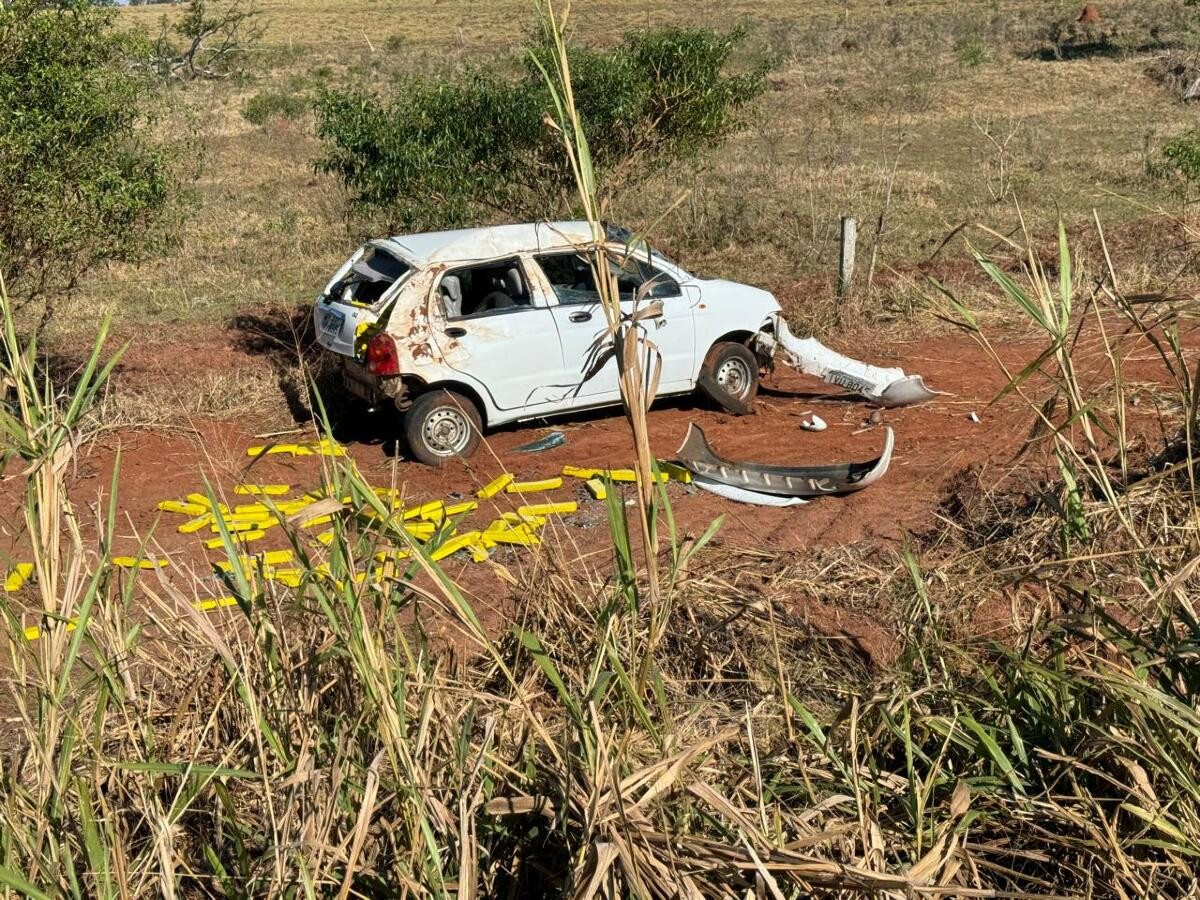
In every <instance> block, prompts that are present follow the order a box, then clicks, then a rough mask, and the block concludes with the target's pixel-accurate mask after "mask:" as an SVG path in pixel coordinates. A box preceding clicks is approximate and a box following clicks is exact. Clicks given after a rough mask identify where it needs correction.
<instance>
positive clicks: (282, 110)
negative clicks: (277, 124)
mask: <svg viewBox="0 0 1200 900" xmlns="http://www.w3.org/2000/svg"><path fill="white" fill-rule="evenodd" d="M308 106H309V103H308V101H307V100H306V99H304V98H303V97H297V96H296V95H295V94H282V93H277V92H275V91H263V92H261V93H258V94H255V95H254V96H253V97H251V98H250V99H249V100H247V101H246V103H245V105H244V106H242V117H243V118H244V119H245V120H246V121H248V122H251V123H253V124H255V125H264V124H266V123H267V122H268V121H270V120H271V119H298V118H300V117H301V116H302V115H304V111H305V110H306V109H308Z"/></svg>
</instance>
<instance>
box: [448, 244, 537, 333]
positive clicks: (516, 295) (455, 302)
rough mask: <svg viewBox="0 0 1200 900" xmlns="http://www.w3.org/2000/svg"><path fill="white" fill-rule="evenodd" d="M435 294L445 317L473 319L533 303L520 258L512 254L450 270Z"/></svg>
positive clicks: (512, 310) (525, 307)
mask: <svg viewBox="0 0 1200 900" xmlns="http://www.w3.org/2000/svg"><path fill="white" fill-rule="evenodd" d="M438 295H439V297H440V299H441V303H442V312H443V313H445V315H446V318H447V319H474V318H477V317H479V316H487V315H494V314H499V313H508V312H517V311H519V310H522V309H529V308H531V307H532V305H533V304H532V300H531V298H530V295H529V286H528V284H527V283H526V281H525V273H524V272H523V271H522V269H521V261H520V260H519V259H517V258H516V257H515V256H514V257H513V258H512V259H504V260H500V261H499V262H489V263H485V264H483V265H476V266H460V267H459V268H457V269H449V270H448V271H447V272H446V274H445V275H443V276H442V279H441V281H439V282H438Z"/></svg>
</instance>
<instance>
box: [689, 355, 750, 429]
mask: <svg viewBox="0 0 1200 900" xmlns="http://www.w3.org/2000/svg"><path fill="white" fill-rule="evenodd" d="M699 390H700V393H701V394H703V395H704V396H705V397H707V398H708V399H709V400H711V401H712V402H713V403H715V404H717V405H718V406H720V407H721V408H722V409H724V410H726V411H727V412H731V413H735V414H737V415H746V414H747V413H749V412H751V411H752V409H753V406H754V398H755V397H757V396H758V358H757V357H756V356H755V355H754V354H753V353H751V352H750V349H749V348H748V347H746V346H745V345H744V344H735V343H734V342H732V341H723V342H721V343H718V344H713V345H712V347H711V349H709V351H708V355H707V356H706V357H704V365H702V366H701V367H700V379H699Z"/></svg>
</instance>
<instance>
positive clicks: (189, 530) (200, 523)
mask: <svg viewBox="0 0 1200 900" xmlns="http://www.w3.org/2000/svg"><path fill="white" fill-rule="evenodd" d="M212 520H213V517H212V513H205V514H204V515H202V516H197V517H196V518H194V519H191V520H189V521H187V522H184V523H183V524H182V525H180V526H179V527H178V528H176V529H175V530H176V531H178V532H179V533H180V534H195V533H196V532H197V531H199V530H200V529H201V528H203V527H204V526H205V525H211V524H212Z"/></svg>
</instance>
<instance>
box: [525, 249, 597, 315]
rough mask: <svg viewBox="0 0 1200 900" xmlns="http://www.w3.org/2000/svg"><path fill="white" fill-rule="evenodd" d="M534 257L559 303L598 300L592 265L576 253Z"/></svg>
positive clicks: (567, 303)
mask: <svg viewBox="0 0 1200 900" xmlns="http://www.w3.org/2000/svg"><path fill="white" fill-rule="evenodd" d="M534 258H535V259H536V260H537V264H538V265H539V266H540V267H541V269H542V272H543V273H544V274H545V276H546V280H547V281H549V282H550V287H551V288H553V289H554V296H555V297H557V298H558V302H559V303H560V304H562V305H564V306H566V305H571V304H578V303H599V302H600V292H599V291H598V290H596V279H595V278H593V277H592V267H591V266H590V265H589V264H588V262H587V260H585V259H584V258H583V257H582V256H580V255H579V254H578V253H548V254H545V255H544V256H537V257H534Z"/></svg>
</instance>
